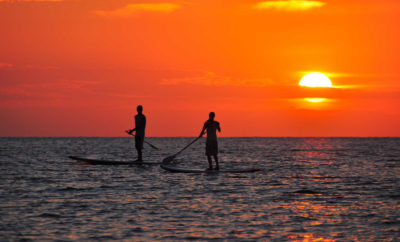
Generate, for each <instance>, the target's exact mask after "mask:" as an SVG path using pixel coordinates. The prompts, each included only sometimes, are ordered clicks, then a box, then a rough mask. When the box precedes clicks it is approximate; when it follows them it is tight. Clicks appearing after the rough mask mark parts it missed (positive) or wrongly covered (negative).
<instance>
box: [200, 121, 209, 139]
mask: <svg viewBox="0 0 400 242" xmlns="http://www.w3.org/2000/svg"><path fill="white" fill-rule="evenodd" d="M206 129H207V126H206V124H204V126H203V129H202V130H201V132H200V135H199V137H202V136H203V135H204V131H205V130H206Z"/></svg>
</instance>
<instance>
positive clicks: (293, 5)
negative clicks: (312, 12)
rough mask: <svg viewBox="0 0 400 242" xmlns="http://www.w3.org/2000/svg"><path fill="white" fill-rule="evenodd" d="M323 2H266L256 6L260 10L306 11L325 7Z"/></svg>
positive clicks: (298, 0) (302, 0)
mask: <svg viewBox="0 0 400 242" xmlns="http://www.w3.org/2000/svg"><path fill="white" fill-rule="evenodd" d="M325 4H326V3H324V2H321V1H306V0H289V1H264V2H259V3H257V4H256V5H254V8H255V9H259V10H269V9H272V10H280V11H305V10H309V9H312V8H318V7H322V6H324V5H325Z"/></svg>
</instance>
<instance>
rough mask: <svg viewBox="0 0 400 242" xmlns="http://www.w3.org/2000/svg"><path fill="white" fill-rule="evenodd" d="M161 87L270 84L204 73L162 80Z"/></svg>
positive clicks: (266, 80)
mask: <svg viewBox="0 0 400 242" xmlns="http://www.w3.org/2000/svg"><path fill="white" fill-rule="evenodd" d="M160 84H161V85H179V84H193V85H204V86H234V87H266V86H269V85H271V84H272V82H271V81H270V80H268V79H262V78H260V79H245V80H242V79H233V78H231V77H224V76H219V75H216V74H215V73H213V72H206V73H204V75H203V76H197V77H186V78H171V79H163V80H162V81H161V82H160Z"/></svg>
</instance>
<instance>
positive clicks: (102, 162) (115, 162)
mask: <svg viewBox="0 0 400 242" xmlns="http://www.w3.org/2000/svg"><path fill="white" fill-rule="evenodd" d="M69 158H70V159H73V160H76V161H81V162H85V163H88V164H91V165H159V164H161V162H146V161H144V162H137V161H133V160H132V161H129V160H127V161H118V160H97V159H88V158H82V157H77V156H69Z"/></svg>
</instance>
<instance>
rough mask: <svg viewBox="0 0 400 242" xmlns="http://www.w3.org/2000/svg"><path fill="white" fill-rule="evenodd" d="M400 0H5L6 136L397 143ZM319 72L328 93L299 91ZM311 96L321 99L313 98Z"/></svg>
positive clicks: (0, 61) (0, 126) (1, 33)
mask: <svg viewBox="0 0 400 242" xmlns="http://www.w3.org/2000/svg"><path fill="white" fill-rule="evenodd" d="M399 16H400V1H398V0H321V1H311V0H310V1H302V0H297V1H283V0H282V1H261V0H260V1H245V0H223V1H218V0H212V1H211V0H187V1H175V0H166V1H157V0H154V1H144V0H143V1H138V0H19V1H18V0H0V111H1V118H0V136H126V135H125V134H124V130H126V129H129V128H133V126H134V125H133V116H134V115H135V114H136V106H137V105H138V104H142V105H143V107H144V114H145V115H146V116H147V122H148V123H147V131H146V132H147V133H146V135H147V136H196V135H198V134H199V133H200V130H201V128H202V125H203V123H204V122H205V121H206V120H207V118H208V113H209V112H210V111H214V112H215V113H216V120H218V121H219V122H220V123H221V128H222V133H221V136H225V137H232V136H400V125H399V124H400V17H399ZM310 72H320V73H323V74H325V75H326V76H328V77H329V79H330V80H331V81H332V84H333V86H332V87H331V88H329V87H328V88H327V87H325V88H319V87H314V88H311V87H303V86H299V81H300V79H301V78H302V77H303V76H304V75H306V74H308V73H310ZM311 98H320V99H318V100H319V102H312V101H310V100H312V99H311Z"/></svg>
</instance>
